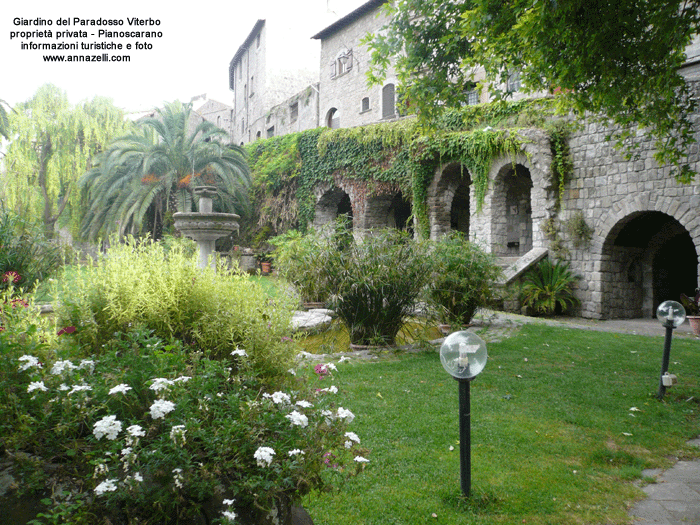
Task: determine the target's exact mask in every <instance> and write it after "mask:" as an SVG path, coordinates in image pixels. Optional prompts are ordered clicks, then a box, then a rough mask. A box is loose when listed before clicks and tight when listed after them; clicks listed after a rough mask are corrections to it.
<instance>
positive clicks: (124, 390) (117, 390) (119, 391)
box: [108, 383, 131, 396]
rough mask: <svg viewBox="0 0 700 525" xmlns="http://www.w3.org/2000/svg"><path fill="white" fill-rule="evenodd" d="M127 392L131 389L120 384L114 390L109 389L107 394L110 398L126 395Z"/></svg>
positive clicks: (124, 384)
mask: <svg viewBox="0 0 700 525" xmlns="http://www.w3.org/2000/svg"><path fill="white" fill-rule="evenodd" d="M129 390H131V387H130V386H129V385H127V384H126V383H122V384H120V385H117V386H115V387H114V388H112V389H110V391H109V392H108V394H109V395H110V396H111V395H113V394H126V393H127V392H128V391H129Z"/></svg>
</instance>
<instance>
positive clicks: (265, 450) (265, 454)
mask: <svg viewBox="0 0 700 525" xmlns="http://www.w3.org/2000/svg"><path fill="white" fill-rule="evenodd" d="M274 455H275V451H274V450H273V449H271V448H270V447H259V448H258V450H256V451H255V454H253V457H254V458H255V459H256V461H257V462H258V466H260V467H267V466H269V465H270V463H272V456H274Z"/></svg>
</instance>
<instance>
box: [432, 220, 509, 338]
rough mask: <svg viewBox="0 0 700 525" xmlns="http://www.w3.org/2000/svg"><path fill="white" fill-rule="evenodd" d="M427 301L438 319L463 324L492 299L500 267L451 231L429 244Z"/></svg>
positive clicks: (485, 254) (458, 233)
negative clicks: (435, 310)
mask: <svg viewBox="0 0 700 525" xmlns="http://www.w3.org/2000/svg"><path fill="white" fill-rule="evenodd" d="M430 261H431V265H432V268H431V274H430V281H429V283H428V290H429V292H428V294H429V295H428V297H429V301H430V303H431V304H432V305H433V307H434V308H436V309H437V312H438V316H439V317H440V320H441V321H442V322H444V323H448V324H453V325H455V326H467V325H469V323H470V322H471V320H472V317H474V314H475V313H476V310H477V308H478V307H480V306H487V305H488V304H490V303H491V302H492V301H493V300H494V299H495V293H494V292H495V285H496V280H497V279H498V277H499V276H500V274H501V269H500V268H499V267H498V266H497V265H496V263H495V259H494V257H493V256H492V255H491V254H488V253H486V252H484V251H483V250H481V249H480V248H479V247H478V246H477V245H475V244H472V243H470V242H469V241H468V240H467V239H466V238H465V237H464V235H463V234H462V233H461V232H453V233H451V234H450V235H447V236H445V237H443V238H441V239H440V240H438V241H435V242H433V243H431V247H430Z"/></svg>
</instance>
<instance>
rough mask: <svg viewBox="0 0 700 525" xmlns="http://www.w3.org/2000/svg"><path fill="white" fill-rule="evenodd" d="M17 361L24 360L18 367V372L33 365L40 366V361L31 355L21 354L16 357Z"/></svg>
mask: <svg viewBox="0 0 700 525" xmlns="http://www.w3.org/2000/svg"><path fill="white" fill-rule="evenodd" d="M18 361H24V364H23V365H22V366H20V367H19V371H20V372H24V371H25V370H28V369H30V368H32V367H33V366H35V367H37V368H41V363H40V362H39V360H38V359H37V358H36V357H34V356H33V355H23V356H22V357H20V358H19V359H18Z"/></svg>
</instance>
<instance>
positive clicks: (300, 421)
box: [284, 410, 309, 428]
mask: <svg viewBox="0 0 700 525" xmlns="http://www.w3.org/2000/svg"><path fill="white" fill-rule="evenodd" d="M284 417H286V418H287V419H289V421H291V422H292V425H298V426H300V427H302V428H304V427H307V426H308V425H309V418H307V417H306V416H305V415H304V414H301V413H299V412H297V411H296V410H294V411H292V413H290V414H287V415H286V416H284Z"/></svg>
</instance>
